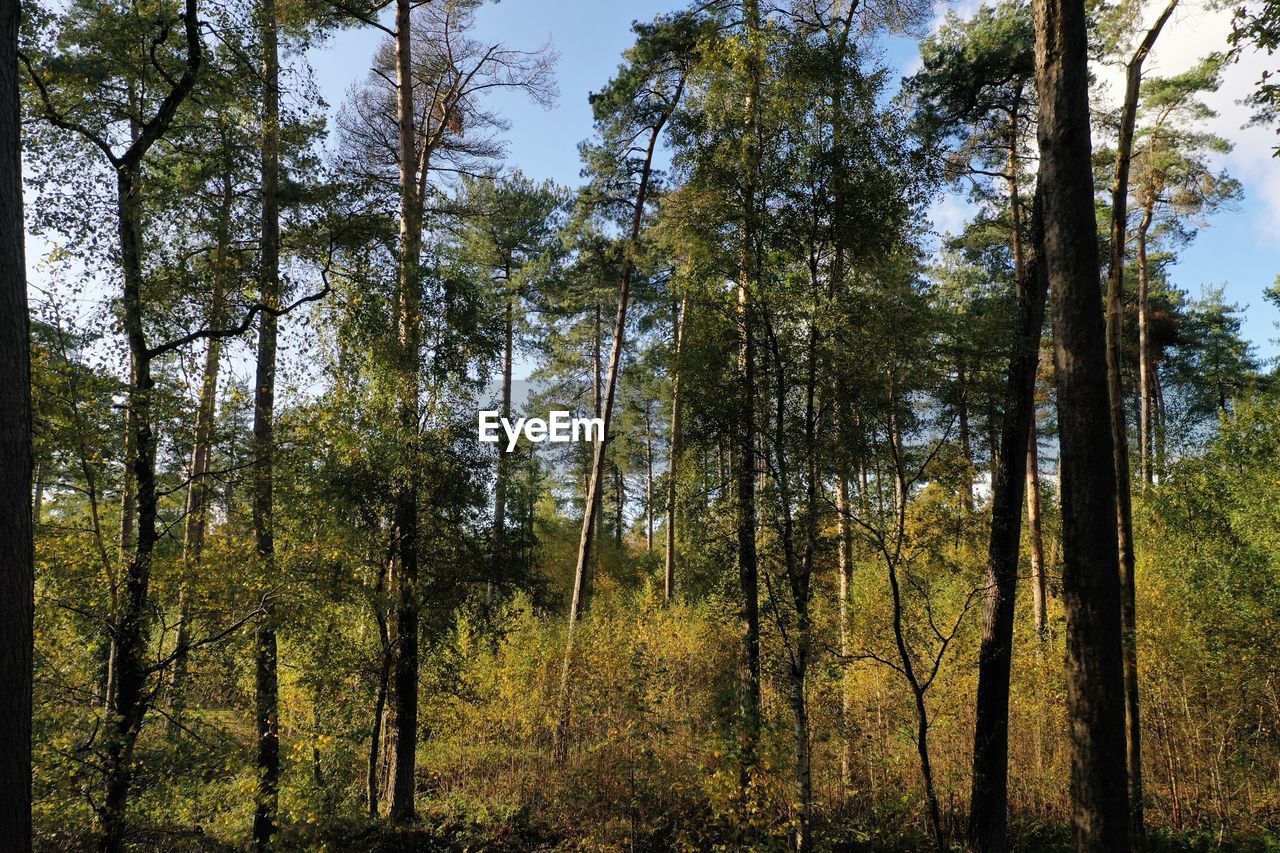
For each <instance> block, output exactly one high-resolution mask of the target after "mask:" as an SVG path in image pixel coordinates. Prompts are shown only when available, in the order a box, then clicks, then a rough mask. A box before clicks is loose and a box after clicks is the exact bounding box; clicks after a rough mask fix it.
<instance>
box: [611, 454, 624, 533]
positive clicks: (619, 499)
mask: <svg viewBox="0 0 1280 853" xmlns="http://www.w3.org/2000/svg"><path fill="white" fill-rule="evenodd" d="M613 499H614V506H613V510H614V515H613V545H614V547H615V548H617V549H618V550H622V525H623V523H624V521H625V519H624V518H623V515H622V512H623V507H624V506H625V504H626V502H627V487H626V483H624V482H623V480H622V469H621V468H620V467H618V465H617V464H616V463H615V464H614V466H613Z"/></svg>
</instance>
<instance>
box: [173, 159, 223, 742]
mask: <svg viewBox="0 0 1280 853" xmlns="http://www.w3.org/2000/svg"><path fill="white" fill-rule="evenodd" d="M234 190H235V188H234V186H233V185H232V182H231V173H230V171H228V172H227V173H226V174H225V175H224V176H223V181H222V199H221V205H220V208H219V211H218V225H217V229H218V230H217V236H216V241H217V245H216V247H215V249H214V273H213V282H212V290H211V293H210V297H209V325H210V326H211V327H215V328H216V327H221V326H222V325H223V323H224V315H225V313H226V310H225V308H226V306H225V305H224V302H225V300H226V279H227V276H226V264H227V252H228V250H229V246H230V241H231V233H230V232H231V206H232V203H233V202H234V200H235V195H234ZM221 356H222V339H221V338H211V339H210V340H209V342H208V344H207V347H206V349H205V353H204V371H203V373H202V375H201V379H200V396H199V399H198V400H197V402H196V423H195V436H194V439H193V441H192V446H191V482H190V484H189V485H188V486H187V509H186V524H185V525H184V530H183V536H182V568H183V577H182V585H181V587H180V588H179V590H178V636H177V640H176V643H175V648H174V651H173V682H172V684H171V685H170V689H169V717H170V720H171V722H172V724H173V726H174V728H175V729H176V727H177V726H179V725H181V723H182V716H183V713H184V712H185V711H186V704H187V703H186V698H187V695H186V690H187V663H188V657H189V649H190V645H191V584H192V581H193V575H194V574H195V573H196V571H197V570H198V569H199V566H200V563H201V559H202V556H203V553H204V535H205V529H206V520H207V517H206V512H205V503H206V501H207V498H208V486H207V484H206V483H205V476H206V475H207V473H208V470H209V453H210V439H211V435H212V433H213V420H214V415H215V407H216V405H217V396H218V369H219V365H220V363H221Z"/></svg>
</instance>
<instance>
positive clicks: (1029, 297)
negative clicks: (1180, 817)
mask: <svg viewBox="0 0 1280 853" xmlns="http://www.w3.org/2000/svg"><path fill="white" fill-rule="evenodd" d="M1042 236H1043V211H1042V209H1041V202H1040V198H1039V195H1038V194H1037V198H1036V201H1035V202H1034V209H1033V212H1032V222H1031V246H1030V251H1029V252H1028V255H1029V257H1027V259H1026V263H1025V264H1024V265H1023V267H1022V274H1021V276H1019V278H1018V285H1017V289H1018V295H1017V296H1018V299H1017V302H1018V320H1017V333H1016V337H1015V343H1014V349H1013V352H1012V354H1011V355H1010V359H1009V372H1008V386H1007V388H1006V390H1005V400H1006V405H1005V417H1004V424H1003V427H1002V434H1001V438H1000V442H1001V449H1000V459H1002V460H1007V464H1003V463H1002V464H1000V465H997V466H995V469H994V472H993V473H994V478H993V481H992V501H991V539H990V541H989V543H988V550H987V592H986V611H985V615H984V618H983V628H982V647H981V650H980V651H979V653H978V695H977V703H976V708H975V726H974V738H973V786H972V793H971V800H970V810H969V841H970V843H971V844H972V845H973V847H974V849H975V850H981V851H988V853H1005V851H1007V850H1008V849H1009V825H1008V817H1009V670H1010V666H1011V664H1012V661H1013V616H1014V604H1015V599H1016V596H1017V590H1018V555H1019V553H1020V551H1021V548H1020V540H1021V538H1022V492H1023V489H1024V487H1025V485H1026V472H1025V470H1019V468H1020V467H1021V465H1025V462H1026V458H1027V445H1028V440H1029V438H1030V436H1031V429H1032V422H1033V418H1034V414H1035V387H1036V365H1037V363H1038V361H1039V357H1040V332H1041V328H1042V326H1043V322H1044V303H1045V296H1046V291H1047V288H1048V278H1047V276H1046V274H1045V270H1044V265H1043V260H1042V258H1041V253H1040V245H1041V241H1042ZM1019 463H1021V464H1019Z"/></svg>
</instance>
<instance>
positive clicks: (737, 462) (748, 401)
mask: <svg viewBox="0 0 1280 853" xmlns="http://www.w3.org/2000/svg"><path fill="white" fill-rule="evenodd" d="M742 8H743V17H744V21H745V28H746V39H747V45H746V65H747V68H746V76H747V95H746V99H745V103H744V104H743V114H744V116H743V118H744V121H743V130H742V150H741V164H740V166H741V171H742V174H741V175H740V176H739V180H740V182H741V189H740V194H741V197H742V219H741V221H740V223H739V225H738V241H739V247H738V316H737V320H738V364H737V377H736V378H737V397H738V401H739V405H740V406H741V407H742V410H741V411H740V413H739V414H738V418H737V424H736V426H735V430H734V460H733V461H734V479H735V480H736V491H737V495H736V499H737V521H736V524H737V543H738V587H739V592H740V594H741V596H742V600H741V607H742V610H741V629H740V633H739V642H740V646H741V650H740V653H739V655H740V656H739V662H738V685H739V687H738V694H739V695H738V715H739V721H738V722H739V727H740V731H739V743H738V749H739V756H738V757H739V761H740V771H739V783H740V785H741V788H742V791H743V795H744V798H745V795H746V793H747V788H748V785H749V783H750V780H751V774H752V772H753V771H754V769H755V764H756V753H757V749H758V745H759V740H760V578H759V570H758V567H757V562H756V559H757V556H756V488H755V487H756V483H755V476H756V431H755V397H756V378H755V342H754V340H753V336H754V325H755V323H754V319H755V318H754V314H755V309H754V306H753V305H752V299H753V296H754V289H755V283H756V280H757V270H756V262H755V240H756V235H755V231H756V210H755V206H756V197H755V193H756V180H757V172H758V171H759V164H760V152H759V140H758V139H757V138H756V136H757V134H758V133H759V127H758V124H759V113H760V104H759V101H760V82H761V78H762V77H763V74H764V67H763V66H764V57H763V55H762V53H763V49H762V46H761V45H760V39H761V29H760V26H761V25H760V4H759V0H744V2H743V6H742ZM744 805H746V803H745V802H744Z"/></svg>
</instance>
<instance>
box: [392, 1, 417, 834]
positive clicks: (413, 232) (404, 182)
mask: <svg viewBox="0 0 1280 853" xmlns="http://www.w3.org/2000/svg"><path fill="white" fill-rule="evenodd" d="M412 6H413V4H412V0H396V4H395V9H396V39H395V53H396V119H397V126H398V132H397V136H398V139H397V142H398V156H399V161H400V162H399V166H400V188H399V189H400V252H399V258H398V267H399V269H398V270H397V280H396V291H397V292H396V320H397V323H396V326H397V328H396V335H397V341H396V343H397V348H398V353H397V356H398V357H397V364H396V371H395V374H396V386H397V394H396V398H397V399H396V410H397V419H398V421H399V429H400V433H401V436H402V440H403V441H404V443H405V444H404V447H405V455H406V459H405V464H404V467H403V469H402V470H401V472H400V477H399V480H400V482H399V483H398V484H397V486H396V494H395V499H394V503H395V509H394V512H395V529H396V534H397V537H396V552H397V560H396V569H397V571H396V575H395V602H396V616H395V632H394V642H393V643H392V674H391V694H392V695H391V699H392V702H391V705H392V715H391V723H390V725H389V726H388V732H389V734H390V737H389V738H388V740H390V741H391V743H390V744H388V746H389V747H390V748H392V749H393V750H394V752H393V756H392V757H393V761H392V767H393V769H392V772H391V808H390V817H391V819H392V820H393V821H395V822H397V823H408V822H411V821H413V820H414V819H415V818H416V817H417V810H416V806H415V802H414V795H415V774H414V771H415V768H416V766H417V753H418V621H419V613H420V611H421V600H420V590H419V585H418V474H417V465H416V459H417V451H418V409H419V396H418V381H419V377H418V359H419V350H420V346H419V341H420V335H421V333H420V330H419V310H420V309H419V305H420V296H419V286H420V285H419V269H418V268H419V265H420V263H421V259H422V214H423V210H422V197H421V195H420V193H419V175H418V173H417V170H418V155H419V152H418V144H417V141H416V138H415V136H414V122H415V114H414V79H413V28H412V26H411V20H410V18H411V12H412ZM423 169H424V175H423V179H425V165H424V166H423Z"/></svg>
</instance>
